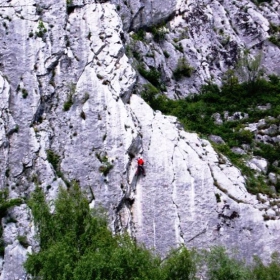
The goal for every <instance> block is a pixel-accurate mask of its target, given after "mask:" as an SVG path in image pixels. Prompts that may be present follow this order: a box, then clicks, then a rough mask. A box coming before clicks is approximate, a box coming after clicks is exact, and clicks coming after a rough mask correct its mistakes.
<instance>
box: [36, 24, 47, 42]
mask: <svg viewBox="0 0 280 280" xmlns="http://www.w3.org/2000/svg"><path fill="white" fill-rule="evenodd" d="M37 30H38V31H36V36H37V37H40V38H43V37H44V35H45V34H46V33H47V29H46V27H45V25H44V23H43V22H42V21H41V20H40V21H39V24H38V28H37Z"/></svg>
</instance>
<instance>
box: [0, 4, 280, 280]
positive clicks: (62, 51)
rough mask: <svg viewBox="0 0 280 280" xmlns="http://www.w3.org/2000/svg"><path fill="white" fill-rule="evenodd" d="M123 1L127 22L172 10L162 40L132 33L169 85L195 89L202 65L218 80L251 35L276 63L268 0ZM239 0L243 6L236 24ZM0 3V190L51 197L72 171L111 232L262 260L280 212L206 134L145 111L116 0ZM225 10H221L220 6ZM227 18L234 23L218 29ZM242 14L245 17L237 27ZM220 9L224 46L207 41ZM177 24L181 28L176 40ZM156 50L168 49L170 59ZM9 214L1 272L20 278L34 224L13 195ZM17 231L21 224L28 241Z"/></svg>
mask: <svg viewBox="0 0 280 280" xmlns="http://www.w3.org/2000/svg"><path fill="white" fill-rule="evenodd" d="M114 3H115V2H114ZM127 3H129V7H124V6H123V4H122V3H116V4H117V5H120V6H121V7H120V10H121V15H123V16H126V15H127V14H128V13H129V12H130V11H134V12H133V13H134V15H132V16H131V17H125V18H123V22H124V25H125V30H128V29H129V28H130V27H129V26H130V25H131V24H132V26H133V28H137V27H139V26H140V25H150V24H154V23H155V22H158V21H159V19H160V18H168V17H170V16H171V15H172V13H173V12H174V11H177V12H176V16H175V17H174V18H173V20H172V21H171V22H170V31H169V34H167V40H166V41H165V42H163V44H162V45H160V44H156V43H154V42H153V41H152V40H151V41H150V44H146V43H142V42H139V43H137V44H138V45H137V46H138V48H139V50H141V51H142V52H149V51H150V50H153V53H154V58H153V59H151V57H150V58H149V59H148V58H147V60H145V63H146V64H149V66H156V67H157V66H158V65H162V69H163V70H162V73H164V75H165V76H164V77H165V79H166V81H167V82H168V81H169V84H168V83H167V94H168V95H169V96H173V97H174V96H180V94H181V95H182V96H184V95H186V94H187V93H188V92H192V91H194V90H197V89H198V88H199V86H200V85H201V83H203V82H204V81H205V80H207V79H209V78H210V77H211V75H213V79H214V80H217V81H219V80H220V77H221V74H222V72H223V71H224V70H226V68H227V67H226V66H225V61H228V63H229V64H230V63H231V59H233V58H234V57H235V50H236V49H238V47H237V46H239V45H240V46H243V45H246V46H247V47H250V48H252V50H253V47H254V46H257V44H260V43H263V48H264V49H265V50H266V52H265V58H264V66H266V67H267V69H268V70H269V71H275V72H276V73H279V71H278V70H279V69H278V68H277V67H279V66H278V62H279V57H280V56H279V49H278V48H276V47H275V46H274V45H272V44H271V43H269V42H268V41H267V40H266V39H267V36H268V33H267V32H268V26H269V23H268V20H267V19H266V18H265V17H267V18H269V20H271V21H273V22H274V23H275V24H278V23H279V21H278V20H279V19H278V17H277V13H276V12H277V9H278V6H277V2H275V1H274V2H273V6H272V9H268V8H267V9H265V7H266V4H264V6H263V7H264V10H258V12H256V7H255V6H254V5H253V4H251V3H250V2H248V1H245V0H244V1H241V2H240V1H238V2H237V1H236V4H233V3H231V1H224V4H223V5H221V4H220V3H219V2H217V1H212V2H209V3H208V2H206V1H201V3H198V2H195V1H188V2H187V4H186V3H185V2H183V1H179V0H178V1H177V2H175V1H168V5H163V4H162V1H160V2H159V1H152V2H149V3H148V2H147V3H144V2H143V3H144V4H145V9H142V10H141V7H139V5H140V4H139V2H137V1H128V2H127ZM141 3H142V2H141ZM143 3H142V4H143ZM166 3H167V2H166ZM166 3H165V4H166ZM142 4H141V5H142ZM203 4H207V5H203ZM245 4H246V5H247V6H248V11H247V12H246V13H245V12H244V13H245V14H244V19H243V18H242V22H237V21H238V18H239V15H240V11H241V9H242V7H241V6H242V5H243V6H244V5H245ZM2 5H3V7H0V9H1V20H2V22H3V24H1V25H0V33H1V36H0V53H1V56H0V71H1V73H0V98H1V99H0V100H1V102H0V166H1V168H0V188H1V189H4V188H8V189H9V197H10V198H16V197H22V198H28V197H29V196H30V193H31V192H32V191H33V190H34V189H35V186H36V184H38V185H40V186H41V187H42V188H43V190H44V192H45V194H46V197H47V200H48V201H50V202H51V201H52V200H53V199H55V197H56V195H57V191H58V188H59V186H60V185H62V186H64V185H65V182H66V180H67V181H71V180H74V179H75V180H78V181H79V183H80V186H81V187H82V188H83V189H84V190H85V191H86V192H87V194H88V199H89V202H90V205H91V206H95V205H99V204H101V205H103V206H104V207H105V208H106V209H107V210H108V213H109V218H110V227H111V229H112V230H113V231H114V232H123V231H128V232H129V233H130V234H131V235H133V236H134V237H136V238H137V240H138V241H139V242H144V243H145V244H146V245H147V246H148V247H151V248H152V247H153V248H155V249H156V251H158V252H160V253H161V254H166V253H167V251H168V250H169V249H170V248H171V247H175V246H178V245H180V244H182V243H184V244H186V246H188V247H192V246H195V247H199V248H208V247H210V246H213V245H215V244H220V245H223V246H226V247H227V248H237V249H239V253H240V255H242V256H243V257H244V258H246V259H247V260H248V261H249V260H251V257H252V255H253V254H258V255H259V256H260V257H262V258H263V259H264V260H267V258H268V257H269V255H270V254H271V253H272V252H273V251H274V250H278V251H279V250H280V247H279V246H280V244H279V242H277V241H278V236H279V230H280V221H279V216H277V215H276V214H275V215H273V219H270V218H269V217H270V216H269V215H270V214H273V213H274V212H275V210H273V211H274V212H273V213H272V212H271V210H270V209H273V208H272V207H273V206H271V205H270V204H269V202H268V200H266V202H265V203H266V204H265V203H264V202H263V200H261V199H258V197H257V196H253V195H251V194H249V193H248V192H247V191H246V188H245V179H244V178H243V177H242V175H241V173H240V171H239V170H238V169H237V168H235V167H234V166H232V164H231V163H230V162H229V161H228V160H227V159H226V158H225V157H223V156H222V155H218V154H217V153H216V152H215V151H214V150H213V148H212V147H211V145H210V143H209V142H208V141H206V140H203V139H200V138H199V137H198V136H197V135H196V134H191V133H187V132H184V131H183V130H182V128H181V126H180V124H179V123H178V122H177V120H176V118H174V117H170V116H169V117H167V116H164V115H162V114H161V113H160V112H154V111H152V109H151V108H150V107H149V106H148V105H147V104H146V103H145V102H144V101H143V100H142V99H141V98H140V97H138V96H137V95H135V94H132V92H133V89H134V86H135V82H136V72H135V70H134V69H133V68H132V66H131V65H130V62H131V59H129V58H128V57H127V56H126V55H125V46H124V45H123V40H124V39H125V38H127V37H128V35H127V34H123V32H124V31H123V23H122V21H121V17H119V16H118V14H117V11H118V7H117V6H115V5H114V4H112V3H110V2H106V3H95V2H94V1H78V0H77V1H76V0H75V1H73V3H72V5H71V6H69V7H68V8H67V7H66V1H62V0H61V1H52V0H48V1H35V0H26V1H2ZM140 10H141V13H140V12H139V11H140ZM226 10H231V11H232V13H231V14H230V15H227V14H226ZM249 12H250V13H249ZM137 13H138V15H136V14H137ZM227 16H229V18H230V19H231V21H232V24H233V25H234V26H236V28H237V31H238V32H235V33H230V32H233V31H232V29H231V27H230V26H231V25H230V22H229V19H228V18H227ZM245 16H246V17H248V18H249V23H250V24H249V26H251V27H250V29H248V28H247V27H246V26H245V25H244V22H243V21H245ZM132 17H134V20H132ZM222 21H224V23H223V24H224V25H225V28H224V30H225V31H224V32H225V34H227V32H229V34H230V36H232V37H231V38H232V39H231V40H230V41H229V42H228V43H227V44H226V46H227V47H226V48H227V53H223V51H224V47H222V44H221V43H219V42H220V41H219V40H222V39H224V36H222V35H219V36H217V37H216V36H214V33H213V31H214V29H213V26H214V27H215V28H218V29H219V28H222ZM257 23H258V26H260V27H261V28H256V26H257ZM187 26H189V27H190V29H188V30H187V31H186V27H187ZM184 30H185V31H186V32H187V35H188V37H182V38H181V37H180V36H183V35H184V36H185V33H184ZM253 31H254V32H253ZM183 33H184V34H183ZM240 34H241V35H240ZM239 35H240V37H239ZM148 37H149V36H148ZM150 38H151V36H150ZM174 38H180V42H181V43H182V46H183V50H184V54H182V53H181V52H180V51H178V50H177V49H176V48H175V47H174V45H173V43H172V42H174V41H173V39H174ZM211 38H213V40H212V39H211ZM210 39H211V40H210ZM218 39H219V40H218ZM216 47H217V48H218V50H217V49H216ZM163 50H166V51H168V52H169V53H170V58H169V60H168V59H167V58H165V57H164V55H163ZM221 53H223V55H221ZM229 53H231V54H232V55H231V56H230V57H228V54H229ZM182 55H185V56H187V57H188V61H190V64H191V66H192V67H194V68H195V72H194V76H193V77H191V78H189V79H188V78H186V79H183V80H182V81H179V82H177V81H174V80H173V78H172V70H174V69H175V67H176V63H177V60H178V58H179V57H181V56H182ZM206 57H208V58H209V59H208V60H207V59H206ZM220 58H221V59H220ZM222 58H223V59H222ZM219 59H220V60H219ZM277 69H278V70H277ZM277 71H278V72H277ZM50 151H52V152H53V153H54V154H55V155H57V156H59V159H60V160H59V164H58V166H54V165H52V163H51V162H49V160H48V153H50ZM139 154H142V155H143V156H144V159H145V161H146V172H147V176H146V177H145V178H142V177H141V178H138V179H137V177H136V176H135V171H136V168H137V164H136V161H135V157H136V156H138V155H139ZM103 156H106V157H107V161H108V162H109V163H110V164H111V165H113V168H112V170H111V171H110V172H109V174H108V175H106V176H104V174H103V173H102V172H100V167H101V166H104V165H106V164H105V163H104V162H102V157H103ZM105 167H106V166H105ZM61 173H62V174H63V177H62V178H60V177H61V175H60V174H61ZM268 210H269V212H268V214H267V212H266V211H268ZM270 212H271V213H270ZM8 215H10V216H11V217H13V222H12V223H10V222H8V220H7V217H5V218H3V220H2V225H3V228H4V233H3V240H4V243H5V254H4V257H3V264H2V267H1V270H2V271H1V276H0V279H1V280H12V279H24V277H25V272H24V269H23V266H22V264H23V262H24V260H25V259H26V254H27V252H32V251H34V250H38V244H36V241H35V239H34V235H35V232H36V229H35V228H34V225H33V221H32V216H31V213H30V209H28V207H27V206H26V205H25V204H23V205H21V206H18V207H14V208H12V209H10V210H9V213H8ZM265 215H266V216H265ZM264 217H266V218H264ZM18 236H26V238H27V241H28V244H29V246H28V247H27V248H24V247H23V246H22V245H21V244H20V243H19V241H18Z"/></svg>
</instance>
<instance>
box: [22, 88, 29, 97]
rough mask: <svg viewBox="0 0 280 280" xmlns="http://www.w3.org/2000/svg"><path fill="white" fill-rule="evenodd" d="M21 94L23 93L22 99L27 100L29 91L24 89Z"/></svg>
mask: <svg viewBox="0 0 280 280" xmlns="http://www.w3.org/2000/svg"><path fill="white" fill-rule="evenodd" d="M21 92H22V98H24V99H25V98H27V96H28V91H27V90H26V89H25V88H23V89H21Z"/></svg>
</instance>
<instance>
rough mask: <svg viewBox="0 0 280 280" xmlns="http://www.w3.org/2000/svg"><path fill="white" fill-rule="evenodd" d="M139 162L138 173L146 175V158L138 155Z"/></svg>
mask: <svg viewBox="0 0 280 280" xmlns="http://www.w3.org/2000/svg"><path fill="white" fill-rule="evenodd" d="M137 164H138V167H137V172H136V174H137V175H141V173H142V174H143V175H144V176H146V172H145V169H144V160H143V158H142V157H138V159H137Z"/></svg>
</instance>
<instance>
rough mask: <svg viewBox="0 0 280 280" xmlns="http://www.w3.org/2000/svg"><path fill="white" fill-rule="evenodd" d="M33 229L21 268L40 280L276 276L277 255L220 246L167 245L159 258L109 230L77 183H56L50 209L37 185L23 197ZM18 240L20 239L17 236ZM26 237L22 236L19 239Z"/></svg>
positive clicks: (274, 279) (267, 279)
mask: <svg viewBox="0 0 280 280" xmlns="http://www.w3.org/2000/svg"><path fill="white" fill-rule="evenodd" d="M28 205H29V206H30V208H31V210H32V214H33V217H34V222H35V225H36V227H37V230H38V236H37V238H38V241H39V244H40V251H39V252H33V254H29V255H28V258H27V261H26V263H25V268H26V270H27V272H28V273H29V274H30V275H32V276H33V277H36V279H41V280H61V279H64V280H81V279H83V280H92V279H98V280H174V279H175V280H195V279H196V280H197V279H200V278H199V277H198V274H200V273H201V272H203V271H204V274H205V273H206V274H207V276H208V279H210V280H245V279H246V280H249V279H250V280H279V279H280V259H279V255H278V254H276V253H275V254H273V255H272V259H271V262H270V263H269V264H268V265H267V266H266V265H264V264H263V263H262V261H261V260H260V259H259V258H255V262H254V263H253V265H251V266H246V264H245V262H242V261H238V260H236V258H234V257H230V256H229V255H228V254H227V253H226V251H225V249H224V248H221V247H213V248H211V250H210V252H205V251H201V252H199V251H197V250H191V251H190V250H187V249H186V248H185V247H184V246H182V247H180V248H178V249H176V250H171V252H170V253H169V254H168V256H167V257H166V258H164V259H161V258H160V257H159V256H157V255H155V254H154V252H153V251H150V250H148V249H146V248H145V247H144V246H143V245H141V244H137V243H136V242H135V241H133V240H132V239H131V238H130V237H129V236H128V235H121V236H120V235H113V234H112V233H111V231H110V230H109V229H108V224H107V221H106V216H105V214H104V211H102V210H100V209H99V210H91V209H90V208H89V205H88V201H87V199H86V197H85V195H84V194H83V193H82V192H81V190H80V188H79V186H78V184H77V183H75V182H74V183H73V184H72V186H71V187H70V188H69V189H68V190H64V189H62V188H60V191H59V194H58V198H57V200H56V201H55V202H54V208H55V209H54V212H53V211H52V212H51V211H50V207H49V206H48V205H47V203H46V201H45V198H44V194H43V192H42V190H41V189H40V188H39V187H37V188H36V190H35V191H34V193H33V194H32V196H31V199H30V200H29V201H28ZM21 239H24V238H21ZM24 241H26V240H24Z"/></svg>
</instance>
